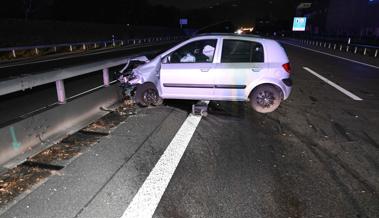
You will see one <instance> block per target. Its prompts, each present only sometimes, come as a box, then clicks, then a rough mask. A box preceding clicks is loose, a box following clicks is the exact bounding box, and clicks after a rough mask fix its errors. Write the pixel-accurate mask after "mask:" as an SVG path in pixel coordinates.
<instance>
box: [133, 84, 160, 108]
mask: <svg viewBox="0 0 379 218" xmlns="http://www.w3.org/2000/svg"><path fill="white" fill-rule="evenodd" d="M135 98H136V102H137V104H139V105H141V106H143V107H147V106H149V105H154V106H159V105H161V104H162V103H163V99H162V98H161V97H160V96H159V93H158V90H157V88H156V87H155V86H154V85H153V84H151V83H145V84H142V85H139V86H137V89H136V95H135Z"/></svg>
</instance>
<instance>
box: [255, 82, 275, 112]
mask: <svg viewBox="0 0 379 218" xmlns="http://www.w3.org/2000/svg"><path fill="white" fill-rule="evenodd" d="M281 96H282V95H281V91H280V89H279V88H277V87H276V86H273V85H270V84H264V85H260V86H258V87H256V88H255V89H254V90H253V93H252V94H251V95H250V104H251V107H252V108H253V109H254V110H255V111H257V112H259V113H270V112H273V111H274V110H276V109H277V108H278V107H279V105H280V103H281V101H282V97H281Z"/></svg>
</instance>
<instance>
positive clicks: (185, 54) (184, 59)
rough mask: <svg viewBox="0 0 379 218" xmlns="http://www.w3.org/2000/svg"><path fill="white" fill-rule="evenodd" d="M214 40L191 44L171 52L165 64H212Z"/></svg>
mask: <svg viewBox="0 0 379 218" xmlns="http://www.w3.org/2000/svg"><path fill="white" fill-rule="evenodd" d="M216 44H217V40H216V39H211V40H199V41H195V42H191V43H189V44H187V45H184V46H183V47H181V48H179V49H177V50H176V51H174V52H172V53H171V54H170V55H169V56H168V57H167V63H212V62H213V56H214V53H215V50H216Z"/></svg>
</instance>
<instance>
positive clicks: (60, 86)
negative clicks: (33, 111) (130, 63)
mask: <svg viewBox="0 0 379 218" xmlns="http://www.w3.org/2000/svg"><path fill="white" fill-rule="evenodd" d="M126 62H127V60H126V58H117V59H112V60H106V61H100V62H96V63H90V64H84V65H80V66H75V67H69V68H64V69H58V70H53V71H48V72H44V73H40V74H35V75H27V76H23V77H19V78H15V79H10V80H4V81H1V82H0V96H1V95H6V94H10V93H13V92H17V91H24V90H27V89H31V88H34V87H37V86H41V85H45V84H48V83H54V82H55V83H56V88H57V95H58V102H59V103H62V104H63V103H65V101H66V98H65V89H64V80H65V79H70V78H73V77H77V76H81V75H84V74H88V73H92V72H96V71H100V70H102V71H103V84H104V86H109V68H111V67H114V66H118V65H122V64H125V63H126Z"/></svg>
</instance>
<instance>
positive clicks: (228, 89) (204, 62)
mask: <svg viewBox="0 0 379 218" xmlns="http://www.w3.org/2000/svg"><path fill="white" fill-rule="evenodd" d="M139 60H141V59H139ZM142 60H143V64H141V65H139V66H138V67H136V68H134V69H133V70H132V71H131V72H130V73H128V74H126V75H124V76H123V77H122V78H120V81H122V83H124V84H127V86H128V87H129V88H131V89H132V90H133V91H132V92H131V93H133V94H134V95H135V99H136V101H137V103H139V104H141V105H144V106H147V105H159V104H161V103H162V102H163V99H192V100H219V101H249V102H250V104H251V106H252V108H253V109H255V110H256V111H258V112H260V113H268V112H272V111H274V110H275V109H276V108H278V107H279V105H280V103H281V101H282V100H285V99H287V98H288V96H289V95H290V93H291V89H292V81H291V78H290V70H291V69H290V64H289V60H288V57H287V55H286V53H285V51H284V49H283V48H282V46H281V45H280V44H279V43H278V42H276V41H274V40H271V39H264V38H260V37H254V36H249V35H235V34H207V35H200V36H196V37H193V38H191V39H189V40H187V41H184V42H182V43H180V44H178V45H176V46H175V47H173V48H171V49H169V50H167V51H166V52H164V53H162V54H160V55H158V56H157V57H156V58H154V59H152V60H151V61H149V60H147V59H146V58H143V59H142Z"/></svg>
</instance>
